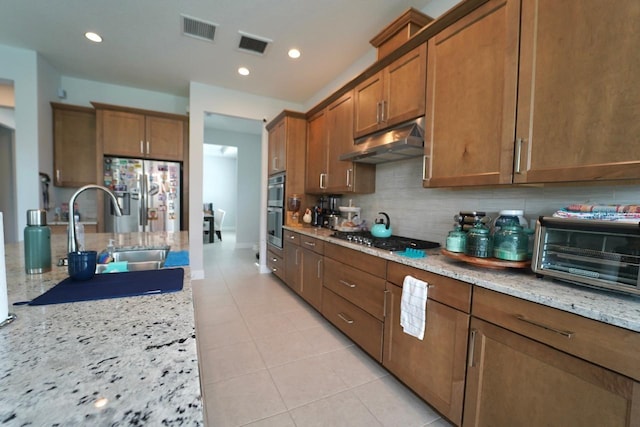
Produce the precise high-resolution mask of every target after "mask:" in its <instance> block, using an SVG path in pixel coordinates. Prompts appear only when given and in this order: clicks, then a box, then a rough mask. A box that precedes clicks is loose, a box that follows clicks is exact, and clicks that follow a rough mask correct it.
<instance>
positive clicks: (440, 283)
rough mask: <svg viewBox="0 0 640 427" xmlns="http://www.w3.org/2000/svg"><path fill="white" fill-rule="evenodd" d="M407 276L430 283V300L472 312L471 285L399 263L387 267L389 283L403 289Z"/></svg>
mask: <svg viewBox="0 0 640 427" xmlns="http://www.w3.org/2000/svg"><path fill="white" fill-rule="evenodd" d="M405 276H413V277H415V278H416V279H420V280H424V281H425V282H427V283H429V285H430V286H429V292H428V295H429V299H433V300H435V301H438V302H441V303H442V304H446V305H448V306H450V307H453V308H455V309H458V310H460V311H464V312H465V313H469V312H470V311H471V289H472V286H471V285H470V284H468V283H464V282H460V281H459V280H455V279H451V278H449V277H445V276H441V275H439V274H434V273H430V272H428V271H424V270H420V269H417V268H414V267H409V266H406V265H403V264H398V263H397V262H390V263H389V265H388V267H387V280H388V281H389V282H391V283H393V284H395V285H398V286H400V287H402V283H403V282H404V277H405Z"/></svg>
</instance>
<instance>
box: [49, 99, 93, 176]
mask: <svg viewBox="0 0 640 427" xmlns="http://www.w3.org/2000/svg"><path fill="white" fill-rule="evenodd" d="M51 109H52V113H53V170H54V176H53V184H54V185H56V186H58V187H82V186H84V185H87V184H95V183H96V112H95V110H94V109H93V108H88V107H80V106H75V105H68V104H59V103H56V102H52V103H51Z"/></svg>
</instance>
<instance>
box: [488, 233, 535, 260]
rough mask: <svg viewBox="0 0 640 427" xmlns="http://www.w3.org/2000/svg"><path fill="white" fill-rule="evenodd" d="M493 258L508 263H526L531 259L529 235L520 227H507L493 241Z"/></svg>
mask: <svg viewBox="0 0 640 427" xmlns="http://www.w3.org/2000/svg"><path fill="white" fill-rule="evenodd" d="M493 256H494V257H495V258H498V259H503V260H506V261H524V260H526V259H527V258H529V235H528V234H527V233H526V232H525V231H524V229H523V228H522V227H521V226H520V225H505V226H503V227H502V228H501V229H500V230H498V231H497V232H496V234H495V236H494V240H493Z"/></svg>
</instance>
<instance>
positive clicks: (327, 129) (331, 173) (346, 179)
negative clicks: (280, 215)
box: [306, 91, 375, 194]
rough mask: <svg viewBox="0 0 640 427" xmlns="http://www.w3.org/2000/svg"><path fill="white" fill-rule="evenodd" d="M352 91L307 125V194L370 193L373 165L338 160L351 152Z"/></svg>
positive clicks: (316, 115) (372, 186) (372, 180)
mask: <svg viewBox="0 0 640 427" xmlns="http://www.w3.org/2000/svg"><path fill="white" fill-rule="evenodd" d="M353 105H354V96H353V91H349V92H347V93H345V94H344V95H342V96H341V97H340V98H338V99H337V100H335V101H334V102H332V103H331V104H329V105H328V106H327V107H326V108H325V109H323V110H321V111H319V112H318V113H316V114H315V115H313V116H312V117H311V118H309V122H308V137H307V160H306V164H307V174H306V175H307V177H306V192H307V193H316V194H317V193H333V194H342V193H371V192H373V191H374V190H375V166H373V165H365V164H357V163H352V162H350V161H343V160H340V159H339V158H340V155H342V154H344V153H347V152H350V151H353Z"/></svg>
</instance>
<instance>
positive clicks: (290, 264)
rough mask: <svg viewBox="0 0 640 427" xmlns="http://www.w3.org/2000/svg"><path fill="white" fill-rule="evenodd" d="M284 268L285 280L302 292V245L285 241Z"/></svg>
mask: <svg viewBox="0 0 640 427" xmlns="http://www.w3.org/2000/svg"><path fill="white" fill-rule="evenodd" d="M284 268H285V270H284V271H285V273H284V277H285V280H284V282H285V283H286V284H287V286H289V287H290V288H291V289H293V290H294V291H295V292H296V293H297V294H300V292H301V288H300V284H301V283H302V249H300V246H298V245H294V244H292V243H289V242H286V241H285V243H284Z"/></svg>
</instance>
